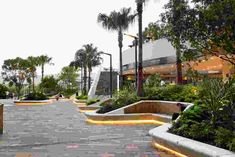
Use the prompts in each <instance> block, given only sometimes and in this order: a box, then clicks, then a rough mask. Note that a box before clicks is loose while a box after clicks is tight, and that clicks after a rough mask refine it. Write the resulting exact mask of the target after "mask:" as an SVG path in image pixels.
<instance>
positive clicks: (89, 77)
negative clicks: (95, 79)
mask: <svg viewBox="0 0 235 157" xmlns="http://www.w3.org/2000/svg"><path fill="white" fill-rule="evenodd" d="M90 88H91V68H88V91H89V90H90Z"/></svg>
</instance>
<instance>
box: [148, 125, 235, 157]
mask: <svg viewBox="0 0 235 157" xmlns="http://www.w3.org/2000/svg"><path fill="white" fill-rule="evenodd" d="M170 127H171V124H164V125H162V126H159V127H157V128H155V129H152V130H150V131H149V134H150V135H151V136H152V138H153V143H152V144H153V146H155V147H158V148H161V147H163V149H164V147H165V148H166V150H167V149H170V150H167V151H171V152H173V153H176V154H177V153H180V154H181V155H180V154H177V155H179V156H182V157H183V156H189V157H235V153H233V152H231V151H228V150H225V149H222V148H218V147H215V146H212V145H209V144H205V143H202V142H198V141H195V140H191V139H188V138H185V137H181V136H178V135H174V134H171V133H169V132H167V131H168V129H169V128H170Z"/></svg>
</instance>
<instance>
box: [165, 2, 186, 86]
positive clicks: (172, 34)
mask: <svg viewBox="0 0 235 157" xmlns="http://www.w3.org/2000/svg"><path fill="white" fill-rule="evenodd" d="M188 8H189V6H188V2H187V0H170V1H169V3H168V4H166V5H165V9H166V12H165V13H162V14H161V16H162V22H163V23H164V24H165V26H164V27H165V32H164V34H165V36H166V38H167V39H168V40H169V41H170V42H171V44H172V45H173V47H174V48H175V49H176V71H177V80H176V81H177V83H178V84H182V81H183V80H182V60H181V53H182V48H183V44H184V43H186V39H185V36H184V29H186V28H185V27H187V20H189V19H188V14H189V11H188Z"/></svg>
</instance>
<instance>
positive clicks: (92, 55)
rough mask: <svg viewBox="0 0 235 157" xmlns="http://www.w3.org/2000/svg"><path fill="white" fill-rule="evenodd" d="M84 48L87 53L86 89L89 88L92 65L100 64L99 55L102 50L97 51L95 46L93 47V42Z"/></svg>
mask: <svg viewBox="0 0 235 157" xmlns="http://www.w3.org/2000/svg"><path fill="white" fill-rule="evenodd" d="M85 49H86V53H87V68H88V89H90V87H91V72H92V67H95V66H98V65H100V64H101V60H102V58H101V57H100V54H101V53H102V51H98V50H97V47H93V44H87V45H85Z"/></svg>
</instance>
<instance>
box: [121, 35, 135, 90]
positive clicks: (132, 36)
mask: <svg viewBox="0 0 235 157" xmlns="http://www.w3.org/2000/svg"><path fill="white" fill-rule="evenodd" d="M124 35H126V36H129V37H131V38H134V39H135V40H134V43H133V45H134V46H135V88H136V89H137V45H138V37H137V36H134V35H130V34H126V33H124Z"/></svg>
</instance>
